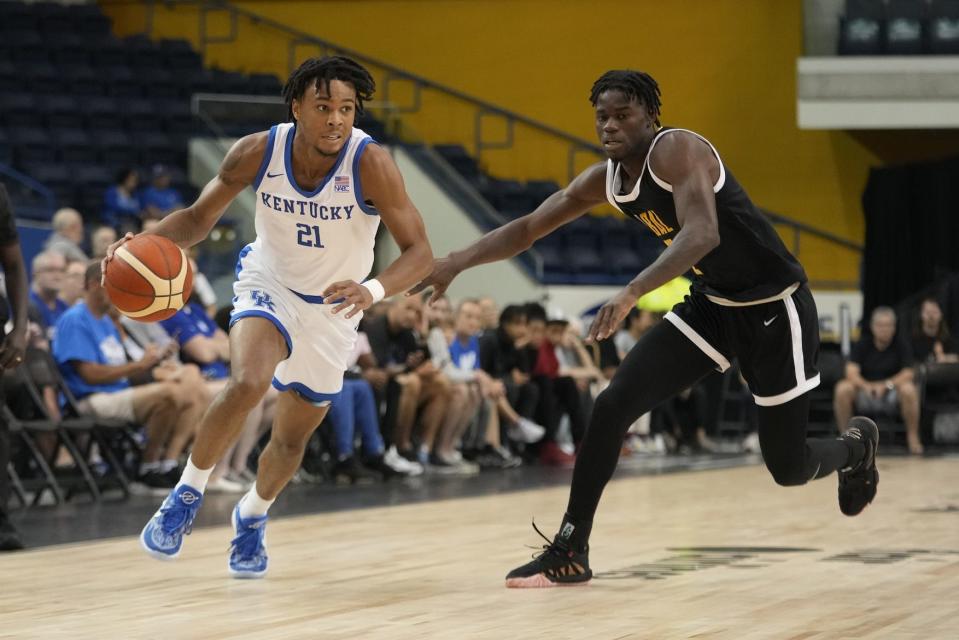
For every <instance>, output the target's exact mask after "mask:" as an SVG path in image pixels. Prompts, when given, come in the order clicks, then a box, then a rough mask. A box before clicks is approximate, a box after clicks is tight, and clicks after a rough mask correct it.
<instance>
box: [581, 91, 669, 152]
mask: <svg viewBox="0 0 959 640" xmlns="http://www.w3.org/2000/svg"><path fill="white" fill-rule="evenodd" d="M655 133H656V121H655V118H654V117H653V116H652V115H651V114H650V113H649V111H647V110H646V107H645V106H644V105H643V103H642V102H640V101H639V100H636V99H633V100H628V99H627V98H626V96H625V95H623V92H622V91H616V90H610V91H604V92H603V93H601V94H599V97H597V99H596V135H597V137H598V138H599V143H600V144H601V145H603V151H605V152H606V155H607V157H609V158H610V159H611V160H622V159H623V158H627V157H629V156H630V155H633V154H637V153H645V150H646V148H647V147H648V146H649V141H650V140H651V139H652V138H653V136H654V135H655Z"/></svg>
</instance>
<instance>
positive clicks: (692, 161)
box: [588, 132, 719, 340]
mask: <svg viewBox="0 0 959 640" xmlns="http://www.w3.org/2000/svg"><path fill="white" fill-rule="evenodd" d="M649 163H650V167H652V169H653V171H654V172H655V173H656V175H657V176H659V177H660V178H661V179H662V180H664V181H666V182H668V183H669V184H671V185H672V187H673V202H674V204H675V205H676V218H677V219H678V220H679V224H680V227H681V229H680V230H679V233H677V234H676V237H675V238H673V242H672V243H671V244H670V245H669V246H668V247H666V250H665V251H663V252H662V253H661V254H660V256H659V257H658V258H657V259H656V261H655V262H653V264H651V265H649V266H648V267H646V268H645V269H643V270H642V271H641V272H640V273H639V275H637V276H636V277H635V278H634V279H633V281H632V282H630V283H629V284H628V285H627V286H626V288H625V289H623V291H622V292H620V293H619V294H618V295H617V296H616V297H615V298H613V299H612V300H610V301H609V302H607V303H606V304H604V305H603V306H602V308H600V310H599V313H598V314H596V318H595V319H594V320H593V324H592V326H591V327H590V329H589V336H588V338H589V339H590V340H605V339H606V338H608V337H609V336H611V335H612V334H613V332H614V331H616V327H618V326H619V323H620V322H622V321H623V319H624V318H625V317H626V314H628V313H629V310H630V309H631V308H632V307H633V305H634V304H636V300H637V299H638V298H640V297H642V296H643V295H645V294H647V293H649V292H650V291H653V290H654V289H658V288H659V287H661V286H663V285H664V284H666V283H667V282H669V281H670V280H672V279H673V278H676V277H678V276H681V275H682V274H684V273H686V272H687V271H689V270H690V269H691V268H692V267H693V265H695V264H696V263H697V262H699V260H701V259H702V258H703V257H704V256H705V255H706V254H707V253H709V252H710V251H712V250H713V249H715V248H716V246H717V245H718V244H719V222H718V220H717V218H716V194H715V193H713V184H715V182H716V180H718V179H719V161H718V160H717V159H716V156H714V155H713V153H712V151H711V150H710V148H709V147H708V146H707V145H706V144H705V143H704V142H703V141H702V140H700V139H699V138H697V137H695V136H693V135H690V134H686V133H681V132H677V133H673V134H670V135H669V136H666V137H664V138H663V139H662V140H661V141H660V142H659V143H658V144H657V145H656V146H655V147H654V148H653V153H652V154H651V156H650V159H649Z"/></svg>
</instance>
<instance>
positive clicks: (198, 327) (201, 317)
mask: <svg viewBox="0 0 959 640" xmlns="http://www.w3.org/2000/svg"><path fill="white" fill-rule="evenodd" d="M160 326H162V327H163V328H164V329H166V332H167V333H169V334H170V336H171V337H173V338H175V339H176V341H177V342H179V343H180V346H181V347H182V346H183V345H185V344H186V343H187V342H189V341H190V340H192V339H193V338H195V337H196V336H203V337H205V338H212V337H213V335H214V334H215V333H216V329H217V327H216V324H215V323H214V322H213V320H211V319H210V316H208V315H207V314H206V310H205V309H204V308H203V307H202V306H200V305H199V304H197V303H196V302H189V303H187V305H186V306H185V307H183V308H182V309H180V310H179V311H177V312H176V313H175V314H173V316H172V317H170V318H167V319H166V320H161V321H160ZM197 364H199V365H200V371H201V372H203V375H204V376H205V377H207V378H210V379H212V380H219V379H221V378H226V377H227V376H229V375H230V369H229V367H227V365H226V363H225V362H223V361H222V360H217V361H216V362H208V363H205V364H204V363H199V362H198V363H197Z"/></svg>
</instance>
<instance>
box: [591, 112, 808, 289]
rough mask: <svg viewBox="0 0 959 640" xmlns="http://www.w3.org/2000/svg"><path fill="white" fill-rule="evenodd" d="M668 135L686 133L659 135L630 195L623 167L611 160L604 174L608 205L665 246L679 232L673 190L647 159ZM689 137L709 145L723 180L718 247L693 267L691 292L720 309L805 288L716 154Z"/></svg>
mask: <svg viewBox="0 0 959 640" xmlns="http://www.w3.org/2000/svg"><path fill="white" fill-rule="evenodd" d="M670 131H688V130H687V129H672V128H665V127H664V128H663V129H661V130H660V131H659V133H657V134H656V137H655V138H653V141H652V143H651V144H650V146H649V152H648V153H647V154H646V161H645V162H644V163H643V170H642V173H641V174H640V178H639V180H638V181H637V182H636V186H635V187H634V188H633V190H632V192H631V193H628V194H625V193H622V177H621V176H620V165H619V164H618V163H614V162H613V161H612V160H609V161H608V164H607V168H606V197H607V199H608V200H609V202H610V203H611V204H612V205H613V206H614V207H616V208H617V209H619V210H620V211H622V212H623V213H625V214H626V215H628V216H630V217H632V218H635V219H636V220H638V221H639V222H642V223H643V224H645V225H646V226H647V227H649V229H650V230H651V231H652V232H653V233H654V234H655V235H656V236H657V237H659V238H660V239H661V240H662V241H663V242H664V243H665V244H666V245H667V246H668V245H669V244H670V243H671V242H672V241H673V238H674V237H675V236H676V234H677V233H678V232H679V229H680V225H679V222H678V221H677V219H676V206H675V204H674V203H673V189H672V186H670V185H669V184H668V183H666V182H663V181H662V180H661V179H660V178H659V177H658V176H656V175H655V174H654V173H653V171H652V168H651V167H650V166H649V157H650V154H652V152H653V148H654V147H655V146H656V143H657V142H658V141H659V140H660V139H661V138H662V137H663V136H664V135H666V134H667V133H669V132H670ZM688 133H692V134H693V135H695V136H696V137H698V138H700V139H701V140H702V141H703V142H705V143H706V144H708V145H709V147H710V149H712V151H713V153H714V154H715V155H716V159H717V160H718V161H719V180H718V181H717V182H716V184H715V185H713V191H714V192H715V194H716V215H717V217H718V222H719V245H718V246H717V247H716V248H715V249H713V250H712V251H710V252H709V253H708V254H706V255H705V256H704V257H703V259H702V260H700V261H699V263H698V264H696V265H695V266H694V267H693V272H694V274H695V276H696V277H695V278H694V280H693V290H694V291H699V292H701V293H704V294H706V295H707V296H709V297H710V299H712V300H713V301H714V302H718V303H720V304H723V303H727V304H728V303H734V304H735V303H750V302H757V301H761V300H766V299H769V298H775V297H777V296H780V295H782V294H784V293H785V292H786V290H787V289H789V288H790V287H791V286H793V285H795V284H797V283H803V282H805V281H806V273H805V271H803V268H802V265H800V264H799V261H798V260H796V258H795V257H794V256H793V255H792V254H791V253H789V251H788V250H787V249H786V245H784V244H783V241H782V239H780V237H779V234H777V233H776V230H775V229H773V227H772V225H771V224H770V223H769V221H768V220H767V219H766V218H765V216H763V215H762V214H761V213H760V212H759V210H758V209H757V208H756V206H755V205H753V203H752V201H751V200H750V199H749V196H748V195H746V192H745V191H744V190H743V188H742V186H741V185H740V184H739V182H737V181H736V179H735V178H734V177H733V175H732V174H731V173H729V171H727V169H726V167H725V165H723V161H722V158H720V157H719V153H718V152H717V151H716V148H715V147H713V145H712V144H710V142H709V141H708V140H706V138H703V137H702V136H700V135H699V134H697V133H694V132H692V131H688Z"/></svg>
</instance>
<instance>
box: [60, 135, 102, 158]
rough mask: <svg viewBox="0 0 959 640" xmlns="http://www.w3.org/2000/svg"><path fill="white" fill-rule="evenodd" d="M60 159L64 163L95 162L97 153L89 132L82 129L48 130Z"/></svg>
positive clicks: (97, 156)
mask: <svg viewBox="0 0 959 640" xmlns="http://www.w3.org/2000/svg"><path fill="white" fill-rule="evenodd" d="M50 135H51V138H52V139H53V141H54V142H55V144H56V146H57V149H58V155H59V157H60V161H61V162H64V163H66V164H81V163H91V164H92V163H96V162H99V160H100V158H99V154H98V152H97V147H96V145H94V144H93V140H92V139H91V137H90V134H89V133H87V132H86V130H84V129H57V130H52V131H51V132H50Z"/></svg>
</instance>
